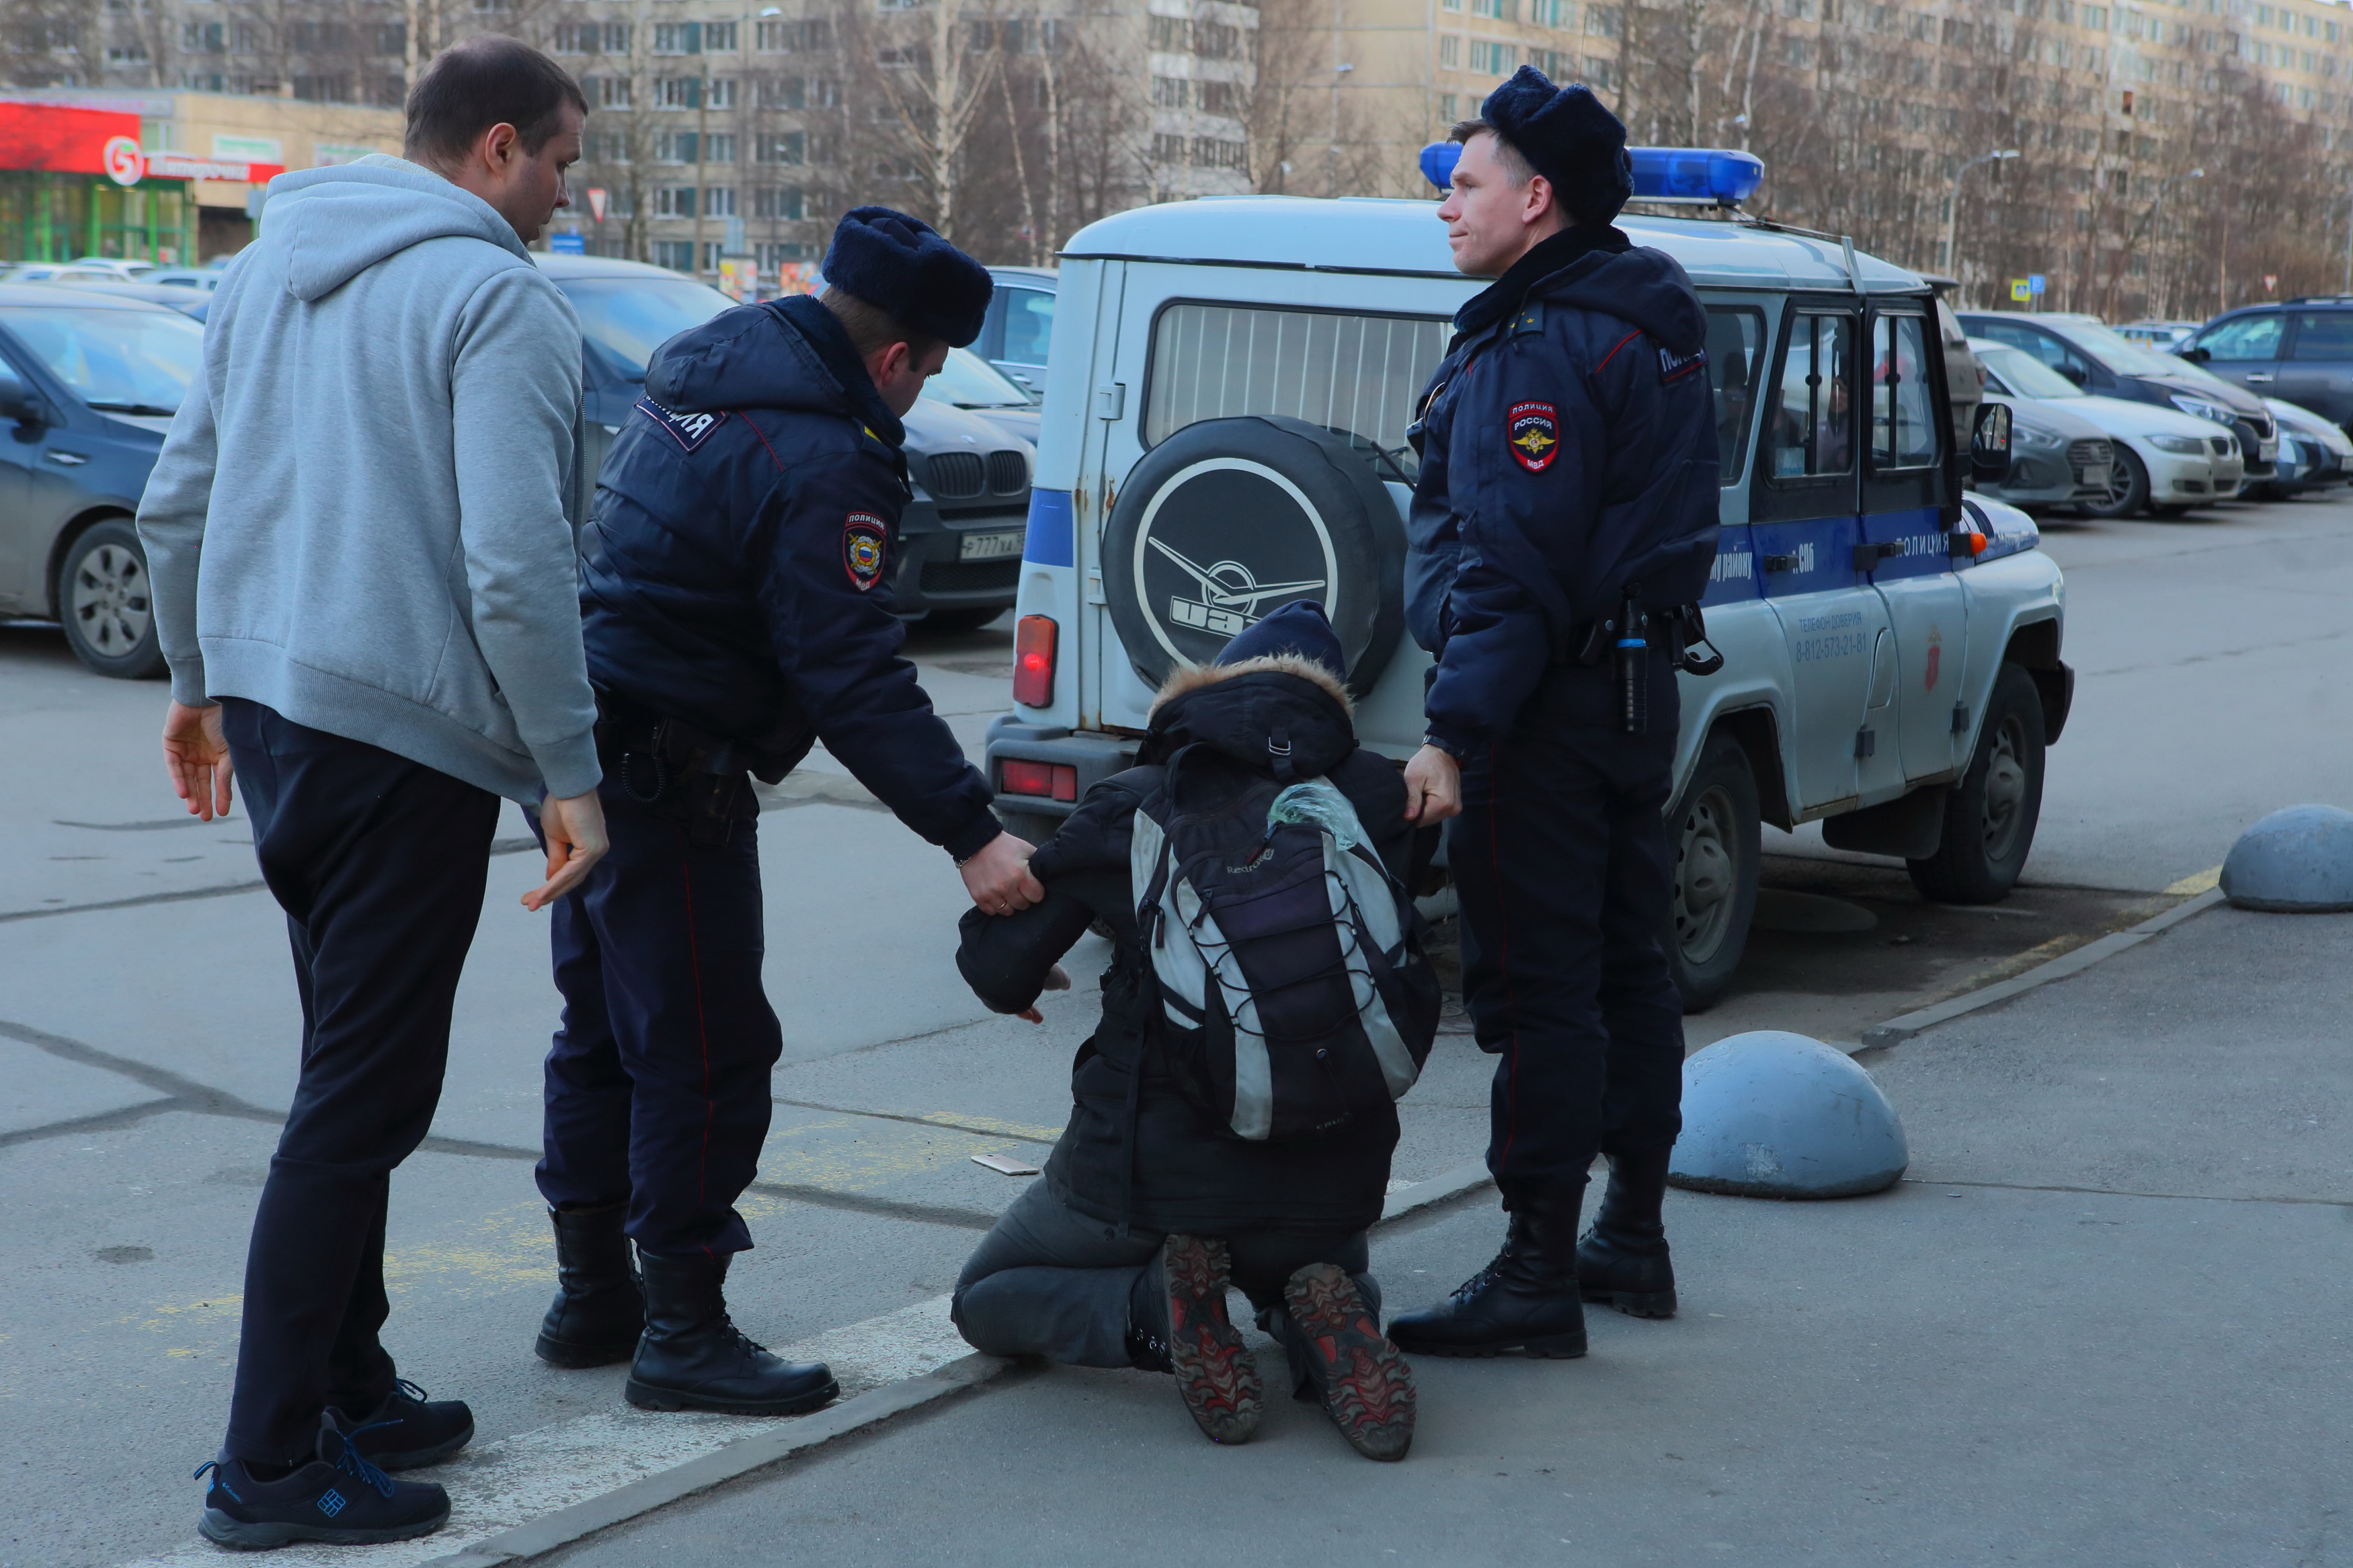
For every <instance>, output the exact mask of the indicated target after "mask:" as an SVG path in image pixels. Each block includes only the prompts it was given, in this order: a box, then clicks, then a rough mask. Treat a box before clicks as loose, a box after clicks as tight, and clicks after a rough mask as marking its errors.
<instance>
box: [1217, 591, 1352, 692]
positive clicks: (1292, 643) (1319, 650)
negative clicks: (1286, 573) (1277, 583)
mask: <svg viewBox="0 0 2353 1568" xmlns="http://www.w3.org/2000/svg"><path fill="white" fill-rule="evenodd" d="M1283 653H1295V654H1297V655H1298V656H1299V657H1300V658H1303V659H1307V660H1309V661H1311V662H1313V663H1315V664H1320V665H1322V666H1323V667H1324V668H1326V669H1328V670H1330V671H1331V672H1332V677H1333V679H1335V680H1345V679H1348V656H1347V654H1346V653H1345V651H1344V650H1343V649H1342V648H1341V647H1340V634H1339V633H1337V632H1335V631H1334V630H1333V629H1332V623H1331V622H1330V621H1329V620H1327V619H1326V618H1325V617H1324V606H1323V605H1320V604H1318V603H1317V602H1316V601H1315V600H1314V599H1293V600H1292V601H1291V603H1289V604H1287V605H1283V606H1282V608H1281V609H1278V610H1276V611H1274V612H1273V613H1272V614H1271V615H1269V616H1264V617H1263V618H1261V619H1260V620H1257V621H1254V622H1252V623H1251V624H1250V625H1249V626H1244V627H1243V628H1242V629H1241V631H1240V634H1238V635H1237V636H1236V637H1235V638H1234V640H1233V641H1231V642H1229V643H1228V644H1227V645H1226V646H1225V647H1221V648H1219V650H1218V658H1217V662H1218V663H1219V664H1240V663H1241V662H1242V661H1243V660H1245V659H1251V658H1272V657H1273V656H1275V655H1276V654H1283Z"/></svg>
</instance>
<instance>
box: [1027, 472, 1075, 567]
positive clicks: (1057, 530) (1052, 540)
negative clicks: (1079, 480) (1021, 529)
mask: <svg viewBox="0 0 2353 1568" xmlns="http://www.w3.org/2000/svg"><path fill="white" fill-rule="evenodd" d="M1021 559H1022V560H1024V561H1027V562H1029V563H1030V564H1032V565H1035V566H1075V565H1077V564H1078V563H1079V549H1078V524H1077V522H1076V521H1075V520H1074V519H1073V518H1072V516H1071V492H1070V491H1068V490H1039V489H1033V490H1031V491H1030V492H1029V537H1028V538H1027V539H1026V540H1024V541H1023V542H1022V546H1021Z"/></svg>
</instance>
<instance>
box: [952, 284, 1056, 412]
mask: <svg viewBox="0 0 2353 1568" xmlns="http://www.w3.org/2000/svg"><path fill="white" fill-rule="evenodd" d="M988 275H989V276H990V277H991V278H993V279H996V280H997V292H996V294H995V295H994V296H992V297H991V298H990V300H989V301H988V320H987V322H985V323H984V324H983V325H982V327H981V329H980V341H979V342H976V343H975V344H973V347H974V348H975V349H976V350H978V351H979V353H980V357H981V358H983V359H985V360H987V362H988V363H991V364H993V365H995V366H996V367H997V369H998V370H1001V371H1003V372H1004V373H1005V374H1007V375H1008V376H1009V377H1011V378H1012V380H1013V381H1014V383H1015V384H1017V385H1018V386H1019V387H1020V388H1021V390H1022V391H1024V392H1026V393H1028V394H1029V396H1030V397H1031V399H1032V400H1035V399H1038V398H1041V397H1043V396H1045V395H1046V350H1047V347H1048V345H1049V344H1050V343H1051V342H1052V341H1053V337H1054V295H1055V291H1056V289H1057V288H1058V287H1059V285H1058V284H1057V283H1056V281H1055V277H1056V275H1055V272H1054V269H1053V268H1050V267H992V268H989V269H988Z"/></svg>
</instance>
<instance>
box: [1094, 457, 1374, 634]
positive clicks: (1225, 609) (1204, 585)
mask: <svg viewBox="0 0 2353 1568" xmlns="http://www.w3.org/2000/svg"><path fill="white" fill-rule="evenodd" d="M1286 502H1288V503H1289V504H1288V505H1287V506H1286V505H1285V503H1286ZM1293 508H1295V509H1296V511H1295V514H1294V515H1295V516H1296V518H1297V519H1298V520H1299V521H1304V522H1305V523H1306V524H1307V528H1306V530H1305V531H1304V532H1305V534H1306V538H1304V539H1302V538H1300V537H1299V535H1300V533H1301V532H1302V531H1300V530H1297V529H1283V528H1281V527H1279V526H1270V525H1272V524H1276V523H1278V522H1280V521H1291V520H1290V519H1288V518H1283V519H1278V518H1276V517H1274V516H1271V515H1270V512H1271V510H1292V509H1293ZM1286 535H1287V536H1289V537H1286ZM1245 542H1247V543H1248V544H1250V545H1251V546H1253V547H1255V548H1253V549H1252V550H1251V551H1250V553H1251V554H1252V555H1253V556H1254V557H1256V559H1254V560H1250V561H1244V560H1241V559H1238V557H1239V556H1240V554H1241V553H1242V552H1241V551H1240V550H1238V549H1236V548H1235V546H1237V545H1240V544H1243V543H1245ZM1303 546H1307V548H1303ZM1338 564H1339V563H1338V561H1337V558H1336V556H1335V551H1334V548H1333V543H1332V538H1331V531H1330V530H1329V528H1328V527H1327V526H1326V525H1325V523H1324V519H1323V518H1322V516H1320V515H1319V514H1318V513H1317V511H1316V509H1315V507H1314V504H1313V503H1312V502H1310V501H1309V500H1308V499H1307V497H1306V496H1305V495H1304V494H1303V493H1301V491H1300V489H1299V488H1298V487H1297V486H1296V485H1294V484H1293V483H1292V482H1291V481H1290V480H1289V479H1285V478H1284V477H1283V476H1282V475H1281V474H1279V473H1277V472H1276V471H1275V470H1274V469H1272V468H1268V467H1266V466H1265V465H1263V464H1261V463H1256V462H1252V461H1250V459H1248V458H1205V459H1203V460H1202V461H1200V462H1198V463H1194V464H1191V465H1189V466H1188V467H1187V468H1183V469H1181V470H1180V471H1179V472H1177V473H1176V475H1175V476H1174V477H1173V478H1172V479H1170V480H1169V481H1168V482H1167V483H1166V484H1165V485H1163V486H1162V487H1161V488H1160V489H1159V491H1158V493H1157V494H1155V496H1154V497H1153V498H1152V504H1151V506H1150V507H1149V508H1148V509H1147V510H1145V516H1144V523H1143V526H1142V527H1141V528H1139V529H1138V530H1137V531H1136V534H1135V559H1134V563H1133V565H1134V573H1135V581H1136V584H1138V587H1139V588H1140V590H1141V592H1139V593H1138V595H1137V598H1138V600H1139V601H1140V602H1141V607H1142V608H1143V610H1144V613H1145V619H1146V620H1147V622H1148V623H1149V624H1150V626H1151V630H1152V633H1153V636H1154V637H1155V640H1156V641H1158V642H1159V644H1160V645H1161V646H1162V647H1164V648H1166V650H1167V651H1168V652H1169V653H1170V654H1171V655H1173V656H1174V657H1176V658H1179V659H1184V660H1194V659H1198V658H1205V657H1213V656H1214V651H1215V650H1214V648H1213V647H1189V648H1188V647H1180V646H1179V645H1178V641H1177V637H1178V634H1180V633H1185V632H1190V633H1196V634H1199V635H1200V636H1201V637H1206V638H1213V639H1215V641H1216V643H1218V644H1223V643H1225V642H1227V641H1229V640H1230V639H1231V638H1232V637H1236V636H1237V635H1239V634H1240V632H1241V631H1242V630H1243V629H1244V628H1245V627H1247V626H1250V625H1251V623H1253V622H1255V621H1257V620H1258V619H1259V618H1260V617H1261V616H1264V615H1267V614H1269V613H1271V611H1274V610H1276V609H1279V608H1281V607H1282V605H1286V604H1289V603H1290V602H1291V601H1293V599H1303V598H1315V599H1318V600H1320V601H1321V602H1322V603H1323V605H1324V610H1325V613H1326V614H1336V613H1337V612H1338V603H1337V600H1338V591H1337V586H1336V584H1335V581H1334V580H1335V577H1336V576H1337V574H1338ZM1264 577H1271V578H1272V579H1273V580H1272V581H1265V580H1262V578H1264ZM1188 640H1190V639H1188Z"/></svg>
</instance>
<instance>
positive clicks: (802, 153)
mask: <svg viewBox="0 0 2353 1568" xmlns="http://www.w3.org/2000/svg"><path fill="white" fill-rule="evenodd" d="M752 158H753V161H754V163H807V161H808V138H807V136H806V135H805V134H804V133H803V132H798V131H784V132H769V133H767V134H765V135H763V136H760V137H758V138H756V139H755V140H754V142H753V143H752Z"/></svg>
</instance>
